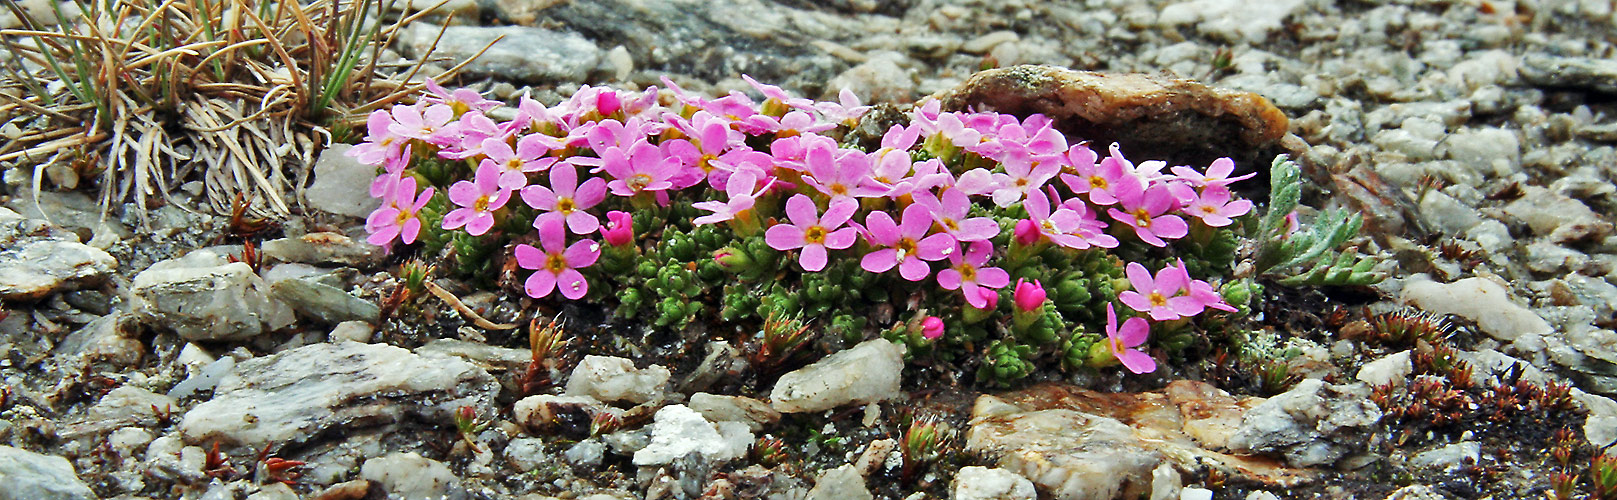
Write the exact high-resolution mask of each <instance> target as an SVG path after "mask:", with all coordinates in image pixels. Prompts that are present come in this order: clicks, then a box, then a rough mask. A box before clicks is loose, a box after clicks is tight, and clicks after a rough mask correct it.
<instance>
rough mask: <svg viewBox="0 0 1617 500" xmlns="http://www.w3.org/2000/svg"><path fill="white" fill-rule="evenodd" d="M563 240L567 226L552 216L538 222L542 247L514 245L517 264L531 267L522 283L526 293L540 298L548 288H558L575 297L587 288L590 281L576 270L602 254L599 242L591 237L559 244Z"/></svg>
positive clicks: (563, 292) (574, 298)
mask: <svg viewBox="0 0 1617 500" xmlns="http://www.w3.org/2000/svg"><path fill="white" fill-rule="evenodd" d="M566 243H567V230H565V229H562V222H561V221H559V220H555V219H551V220H549V221H547V222H546V223H544V224H540V225H539V246H540V247H542V248H543V250H541V249H540V248H534V247H533V246H532V245H528V244H526V243H524V244H520V245H517V249H516V257H517V265H519V266H522V268H523V269H533V270H534V272H533V274H531V275H528V281H527V282H526V283H524V284H523V285H524V286H523V289H524V290H526V291H527V292H528V296H529V297H533V298H536V299H537V298H543V297H544V296H546V295H550V292H551V290H554V289H560V291H561V296H563V297H567V298H569V299H573V300H578V299H579V298H580V297H583V296H584V294H585V293H588V292H589V291H590V285H589V282H586V281H584V274H583V273H580V272H578V270H579V269H581V268H585V267H589V266H590V265H591V264H594V263H595V259H598V258H600V257H601V246H600V245H599V244H596V243H595V241H593V240H579V241H576V242H573V245H572V246H568V247H566V248H565V249H564V248H562V247H563V245H565V244H566Z"/></svg>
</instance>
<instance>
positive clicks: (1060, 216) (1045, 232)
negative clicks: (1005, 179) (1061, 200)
mask: <svg viewBox="0 0 1617 500" xmlns="http://www.w3.org/2000/svg"><path fill="white" fill-rule="evenodd" d="M1050 192H1051V193H1052V194H1053V193H1055V191H1054V189H1052V190H1051V191H1050ZM1022 208H1024V209H1026V210H1027V215H1028V218H1027V220H1025V221H1022V222H1030V223H1031V224H1032V229H1033V230H1034V231H1035V232H1034V234H1033V235H1032V236H1031V238H1032V239H1033V240H1034V241H1035V242H1037V241H1038V239H1039V238H1040V237H1044V238H1049V239H1050V241H1052V242H1055V244H1057V245H1061V246H1064V247H1067V248H1073V249H1078V250H1083V249H1086V248H1089V246H1090V243H1089V240H1086V239H1084V238H1082V237H1080V236H1078V235H1077V234H1075V232H1076V231H1078V230H1079V228H1080V224H1081V223H1082V222H1083V220H1082V219H1083V217H1081V216H1080V215H1079V214H1078V212H1075V211H1073V210H1071V209H1068V208H1065V207H1062V208H1059V209H1057V210H1056V211H1055V212H1054V213H1051V212H1050V199H1049V198H1048V197H1046V196H1045V195H1044V192H1043V191H1042V190H1038V189H1035V190H1032V191H1029V192H1028V194H1027V201H1024V202H1023V203H1022ZM1021 227H1022V224H1021V223H1020V222H1018V223H1017V229H1018V230H1020V229H1021Z"/></svg>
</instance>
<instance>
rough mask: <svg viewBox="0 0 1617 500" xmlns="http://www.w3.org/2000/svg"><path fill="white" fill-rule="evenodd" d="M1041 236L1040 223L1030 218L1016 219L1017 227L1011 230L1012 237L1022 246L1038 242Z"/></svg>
mask: <svg viewBox="0 0 1617 500" xmlns="http://www.w3.org/2000/svg"><path fill="white" fill-rule="evenodd" d="M1039 236H1040V235H1039V224H1038V223H1037V222H1033V221H1032V220H1028V219H1022V220H1019V221H1016V229H1014V230H1012V231H1011V237H1012V239H1014V240H1015V241H1016V243H1017V244H1020V245H1022V246H1027V245H1032V244H1034V243H1038V242H1039Z"/></svg>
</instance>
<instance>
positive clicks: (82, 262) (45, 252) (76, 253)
mask: <svg viewBox="0 0 1617 500" xmlns="http://www.w3.org/2000/svg"><path fill="white" fill-rule="evenodd" d="M117 265H118V260H117V259H115V258H113V257H112V255H111V254H108V253H107V252H106V251H104V250H101V249H99V248H95V247H92V246H89V245H85V244H83V243H79V238H78V236H76V235H74V234H73V233H70V232H67V231H65V230H61V229H59V228H55V227H54V226H51V225H50V224H49V223H47V222H45V221H43V220H37V219H26V218H23V217H22V216H20V215H17V213H16V212H13V211H11V210H9V209H5V208H0V299H4V300H16V301H31V300H39V299H41V298H44V297H45V296H48V295H50V294H53V293H56V292H60V291H65V290H75V289H78V288H79V287H81V286H89V285H94V284H98V283H101V282H102V281H104V280H105V279H106V277H107V275H108V274H109V273H111V272H112V270H113V268H115V267H117Z"/></svg>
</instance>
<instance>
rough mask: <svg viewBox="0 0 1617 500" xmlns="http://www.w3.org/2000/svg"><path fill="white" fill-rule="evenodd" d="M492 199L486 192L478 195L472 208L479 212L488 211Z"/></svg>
mask: <svg viewBox="0 0 1617 500" xmlns="http://www.w3.org/2000/svg"><path fill="white" fill-rule="evenodd" d="M490 201H492V200H490V199H488V195H486V194H485V195H483V196H479V197H477V201H474V202H472V210H476V211H478V212H487V211H488V204H489V202H490Z"/></svg>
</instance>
